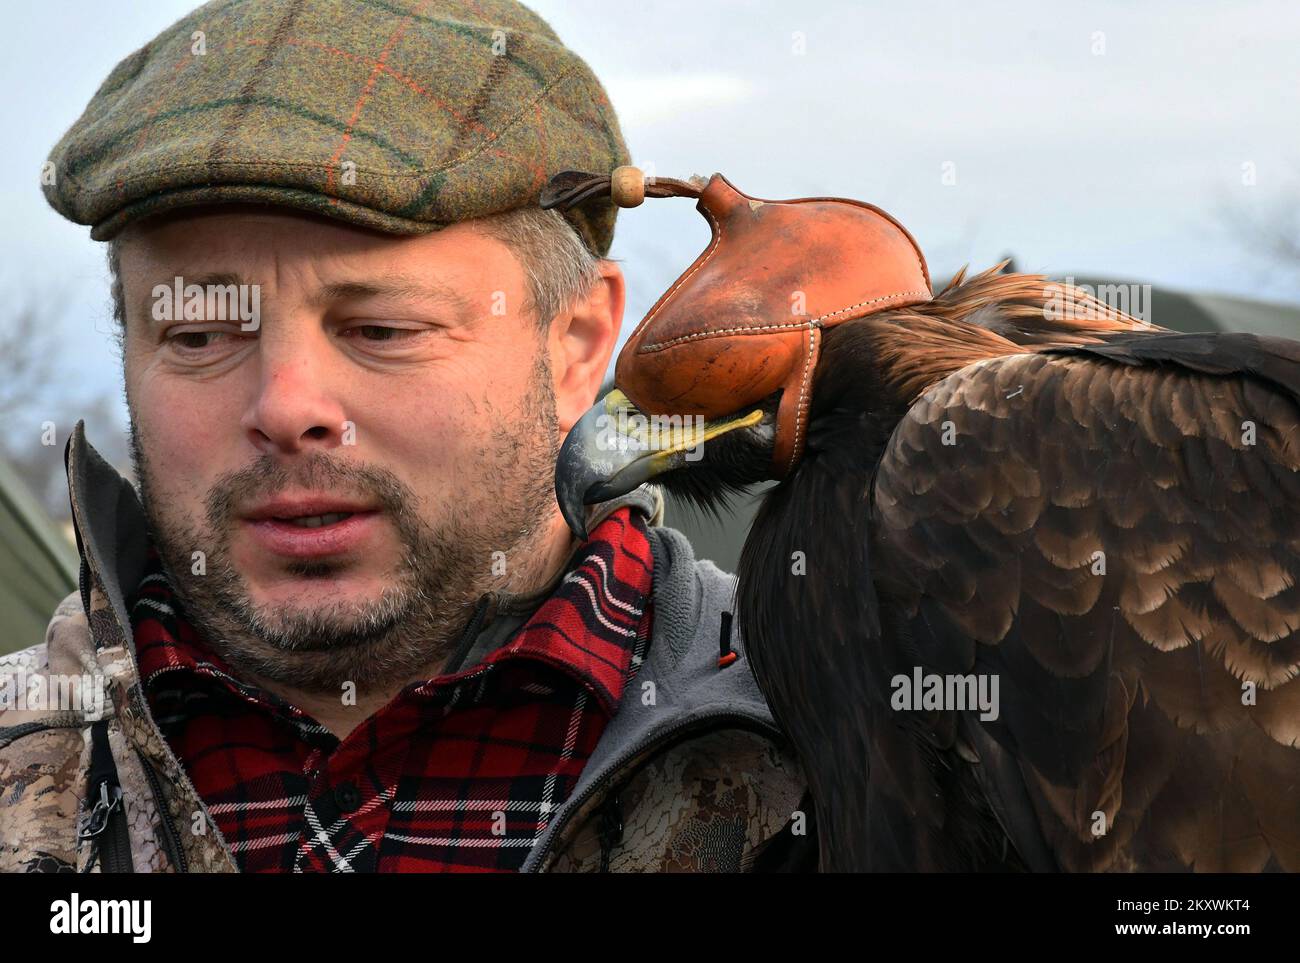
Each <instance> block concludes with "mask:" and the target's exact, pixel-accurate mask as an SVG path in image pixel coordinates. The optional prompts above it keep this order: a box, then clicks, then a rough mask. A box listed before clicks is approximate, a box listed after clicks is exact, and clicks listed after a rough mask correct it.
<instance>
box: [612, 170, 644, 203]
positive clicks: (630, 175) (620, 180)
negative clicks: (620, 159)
mask: <svg viewBox="0 0 1300 963" xmlns="http://www.w3.org/2000/svg"><path fill="white" fill-rule="evenodd" d="M609 196H610V198H611V199H612V200H613V201H614V203H615V204H617V205H618V206H619V207H639V206H640V205H641V202H642V201H644V200H645V175H644V174H642V173H641V170H640V168H637V167H632V166H630V165H624V166H623V167H615V168H614V173H612V174H610V175H609Z"/></svg>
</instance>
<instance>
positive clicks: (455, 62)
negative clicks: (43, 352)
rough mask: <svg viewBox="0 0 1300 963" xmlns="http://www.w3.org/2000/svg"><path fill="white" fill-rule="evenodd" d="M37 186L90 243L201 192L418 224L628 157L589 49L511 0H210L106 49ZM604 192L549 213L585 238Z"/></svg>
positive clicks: (379, 224) (205, 200)
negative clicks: (119, 55) (117, 49)
mask: <svg viewBox="0 0 1300 963" xmlns="http://www.w3.org/2000/svg"><path fill="white" fill-rule="evenodd" d="M50 160H51V161H52V162H53V164H52V166H51V167H49V168H48V169H49V170H50V171H52V172H53V175H54V176H53V177H48V176H47V177H46V178H44V179H43V180H44V181H45V183H44V187H43V189H44V191H45V196H46V198H47V199H48V200H49V202H50V204H51V205H52V206H53V207H54V208H55V209H56V210H57V211H58V212H59V213H60V214H62V215H63V216H64V217H66V218H68V219H69V220H72V221H75V222H76V223H78V224H88V225H91V227H92V230H91V237H92V238H94V239H95V240H101V241H102V240H108V239H109V238H111V237H113V236H114V235H115V234H117V233H118V232H119V231H120V230H122V228H123V227H124V226H125V225H126V224H128V223H129V222H131V221H133V220H136V219H138V218H141V217H144V216H147V215H150V214H154V213H158V212H161V211H166V210H170V209H174V208H178V207H184V206H190V205H195V204H210V203H214V202H235V201H242V202H257V203H267V204H276V205H287V206H289V207H294V208H299V209H302V210H307V211H314V212H316V213H318V214H323V215H326V216H329V217H335V218H340V219H342V220H345V221H349V222H352V223H355V224H360V225H363V226H366V227H371V228H375V229H378V230H381V231H387V232H390V233H396V234H422V233H427V232H429V231H433V230H437V229H438V228H439V227H442V226H445V225H446V224H449V223H453V222H456V221H462V220H466V219H469V218H475V217H483V216H486V215H488V214H494V213H497V212H501V211H506V210H510V209H512V208H515V207H520V206H523V205H525V204H535V203H536V202H537V198H538V196H539V195H540V193H541V191H542V188H543V187H544V186H545V184H546V182H547V180H548V178H549V177H550V176H551V175H552V174H554V173H556V172H558V171H561V170H564V169H567V168H576V169H579V170H612V169H613V168H615V167H617V166H620V165H622V164H626V163H628V162H629V156H628V152H627V147H626V145H625V144H624V142H623V136H622V133H621V131H620V130H619V125H618V119H617V117H616V115H615V113H614V111H613V108H612V107H611V106H610V103H609V98H608V97H607V96H606V94H605V91H604V89H603V88H602V86H601V84H600V82H599V81H598V80H597V79H596V77H595V75H594V74H593V73H592V71H591V69H590V68H589V67H588V66H587V64H586V63H585V62H584V61H583V60H582V59H581V58H579V57H578V56H577V55H576V54H574V53H573V52H572V51H571V50H569V49H568V48H567V47H565V46H564V45H563V44H562V43H561V42H560V40H559V38H558V37H557V36H556V34H555V32H554V31H553V30H552V29H551V28H550V26H548V25H547V23H546V21H544V20H543V19H542V18H541V17H539V16H537V15H536V14H535V13H533V12H532V11H531V10H529V9H528V8H526V7H524V6H523V5H522V4H520V3H517V2H515V0H216V2H213V3H209V4H207V5H205V6H203V7H200V8H199V9H197V10H195V11H194V12H193V13H191V14H190V15H189V16H187V17H185V18H184V19H182V20H180V21H178V22H177V23H175V24H173V25H172V26H171V27H169V28H168V29H166V30H165V31H163V32H162V33H161V34H159V35H158V37H157V38H155V39H154V40H153V41H151V42H150V43H148V44H146V45H145V46H144V47H142V48H141V49H140V50H137V51H136V52H135V53H133V54H132V55H131V56H129V57H127V58H126V59H125V60H123V61H122V62H121V63H120V64H118V65H117V67H116V68H115V69H114V70H113V72H112V73H111V74H110V75H109V76H108V79H107V80H105V81H104V83H103V85H102V86H101V87H100V88H99V90H98V91H97V92H96V93H95V96H94V97H93V98H92V100H91V101H90V104H89V105H88V106H87V107H86V111H85V113H84V114H82V116H81V118H80V119H79V120H78V121H77V122H76V123H75V124H73V126H72V129H71V130H69V131H68V132H67V133H66V134H65V135H64V136H63V138H62V140H60V141H59V143H58V144H57V145H56V146H55V148H54V150H53V152H52V153H51V155H50ZM616 212H617V208H615V207H614V206H613V204H611V203H610V201H609V199H608V198H605V199H603V200H600V201H597V202H594V203H591V204H589V205H586V206H584V208H583V209H582V210H577V211H572V212H566V213H565V216H566V217H567V218H568V219H569V222H570V223H571V224H572V225H573V226H574V228H575V229H576V230H577V231H578V233H579V234H580V235H581V236H582V237H583V239H584V240H585V241H586V243H587V245H588V247H589V248H590V249H591V250H592V251H593V252H594V253H596V254H598V255H604V254H606V253H607V252H608V250H609V245H610V242H611V241H612V239H613V233H614V219H615V215H616Z"/></svg>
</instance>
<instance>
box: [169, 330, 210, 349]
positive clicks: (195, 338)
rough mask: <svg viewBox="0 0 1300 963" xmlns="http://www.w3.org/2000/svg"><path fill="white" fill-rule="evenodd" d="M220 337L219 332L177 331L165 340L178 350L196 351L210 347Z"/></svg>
mask: <svg viewBox="0 0 1300 963" xmlns="http://www.w3.org/2000/svg"><path fill="white" fill-rule="evenodd" d="M221 335H222V332H220V331H177V332H176V333H175V334H172V335H169V336H168V339H167V340H169V341H170V342H171V343H172V344H174V345H176V346H177V347H178V348H184V349H186V350H189V351H198V350H202V349H203V348H207V347H210V346H211V345H212V344H213V342H214V341H216V339H217V338H219V337H221Z"/></svg>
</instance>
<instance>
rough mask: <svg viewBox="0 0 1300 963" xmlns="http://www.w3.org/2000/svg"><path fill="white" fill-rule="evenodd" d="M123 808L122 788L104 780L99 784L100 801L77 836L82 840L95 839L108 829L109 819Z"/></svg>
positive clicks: (97, 801) (96, 803)
mask: <svg viewBox="0 0 1300 963" xmlns="http://www.w3.org/2000/svg"><path fill="white" fill-rule="evenodd" d="M121 808H122V787H121V786H117V785H111V786H110V784H109V782H108V780H107V779H106V780H104V781H103V782H101V783H100V784H99V799H98V800H96V802H95V806H94V808H93V809H91V811H90V813H89V815H88V816H87V818H86V824H85V825H84V826H83V827H82V829H81V832H80V833H78V834H77V835H78V836H79V837H80V838H81V839H93V838H95V837H96V836H98V835H99V834H100V833H102V832H103V831H104V830H105V829H107V828H108V817H109V816H111V815H113V813H114V812H116V811H117V810H119V809H121Z"/></svg>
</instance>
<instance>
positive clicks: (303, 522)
mask: <svg viewBox="0 0 1300 963" xmlns="http://www.w3.org/2000/svg"><path fill="white" fill-rule="evenodd" d="M353 514H354V513H353V512H330V513H329V514H328V515H302V516H300V517H298V518H276V519H275V520H276V521H277V522H288V523H289V524H290V525H296V526H298V527H299V528H320V527H321V526H322V525H333V524H334V523H335V522H341V521H343V519H345V518H351V517H352V516H353Z"/></svg>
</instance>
